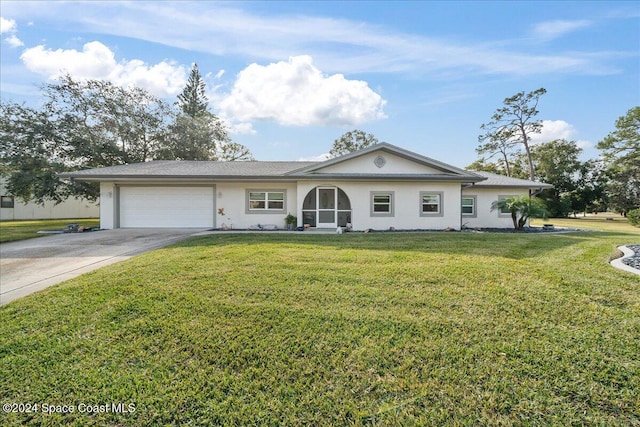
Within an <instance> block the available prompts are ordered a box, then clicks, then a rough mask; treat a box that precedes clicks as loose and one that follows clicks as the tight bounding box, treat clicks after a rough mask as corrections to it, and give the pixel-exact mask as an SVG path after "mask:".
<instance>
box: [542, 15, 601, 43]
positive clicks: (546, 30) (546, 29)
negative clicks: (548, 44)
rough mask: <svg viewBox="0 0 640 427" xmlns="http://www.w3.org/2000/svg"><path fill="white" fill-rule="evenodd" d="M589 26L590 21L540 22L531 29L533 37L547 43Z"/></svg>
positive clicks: (559, 20) (560, 20)
mask: <svg viewBox="0 0 640 427" xmlns="http://www.w3.org/2000/svg"><path fill="white" fill-rule="evenodd" d="M591 24H592V23H591V21H587V20H577V21H567V20H562V19H558V20H555V21H546V22H540V23H538V24H536V25H535V26H534V27H533V35H534V36H536V37H538V38H541V39H544V40H547V41H548V40H553V39H556V38H558V37H561V36H563V35H565V34H568V33H572V32H574V31H577V30H580V29H582V28H586V27H588V26H590V25H591Z"/></svg>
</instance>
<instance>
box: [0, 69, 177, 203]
mask: <svg viewBox="0 0 640 427" xmlns="http://www.w3.org/2000/svg"><path fill="white" fill-rule="evenodd" d="M42 92H43V95H44V96H45V98H46V99H47V101H46V102H45V104H44V105H43V106H42V107H41V108H40V109H34V108H29V107H25V106H21V105H18V104H13V103H2V104H1V109H2V117H1V118H0V142H1V143H2V148H1V149H0V160H1V163H2V167H1V169H0V173H1V174H2V175H3V176H4V177H5V178H6V180H7V188H8V190H9V192H10V193H11V194H12V195H14V196H16V197H19V198H21V199H22V200H24V201H27V200H33V201H35V202H37V203H43V202H44V201H45V200H53V201H55V202H60V201H61V200H64V199H65V198H66V197H68V196H69V195H76V196H79V197H84V198H88V199H90V200H95V199H96V198H97V196H98V186H97V185H96V184H90V185H89V184H77V183H65V182H62V181H61V180H60V179H59V178H58V177H57V174H58V173H60V172H65V171H70V170H76V169H82V168H90V167H101V166H112V165H116V164H122V163H129V162H141V161H146V160H149V159H151V155H152V153H153V151H154V149H155V146H156V144H157V142H158V136H159V135H160V134H162V132H163V131H164V125H165V122H164V120H165V117H166V114H167V111H168V110H167V108H168V107H167V105H166V104H165V103H163V102H162V101H161V100H159V99H157V98H155V97H154V96H152V95H150V94H149V93H147V92H146V91H144V90H142V89H138V88H129V89H124V88H121V87H118V86H115V85H113V84H112V83H109V82H103V81H99V80H88V81H83V82H80V81H75V80H73V79H72V78H71V77H70V76H68V75H67V76H64V77H62V78H61V79H60V80H59V81H57V82H54V83H49V84H46V85H44V86H43V87H42Z"/></svg>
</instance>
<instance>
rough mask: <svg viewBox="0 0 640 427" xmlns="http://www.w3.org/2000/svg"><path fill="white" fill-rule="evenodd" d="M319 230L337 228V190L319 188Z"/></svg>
mask: <svg viewBox="0 0 640 427" xmlns="http://www.w3.org/2000/svg"><path fill="white" fill-rule="evenodd" d="M317 190H318V224H317V227H318V228H335V227H337V225H338V223H337V222H336V205H337V204H338V203H337V200H336V197H337V194H338V192H337V191H336V189H335V188H321V187H318V188H317Z"/></svg>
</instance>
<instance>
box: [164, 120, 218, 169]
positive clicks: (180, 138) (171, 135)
mask: <svg viewBox="0 0 640 427" xmlns="http://www.w3.org/2000/svg"><path fill="white" fill-rule="evenodd" d="M228 139H229V138H228V136H227V130H226V128H225V127H224V126H223V124H222V123H221V122H220V121H219V120H212V118H211V116H210V115H209V114H208V113H207V114H204V115H200V116H198V117H191V116H188V115H186V114H184V113H182V112H179V113H177V114H176V115H175V117H174V120H173V122H172V123H171V124H170V125H169V126H168V128H167V132H166V134H165V135H164V136H163V137H162V138H161V142H160V148H159V149H158V151H157V153H156V155H155V158H156V159H158V160H217V155H216V149H217V145H218V144H219V143H222V142H224V141H227V140H228Z"/></svg>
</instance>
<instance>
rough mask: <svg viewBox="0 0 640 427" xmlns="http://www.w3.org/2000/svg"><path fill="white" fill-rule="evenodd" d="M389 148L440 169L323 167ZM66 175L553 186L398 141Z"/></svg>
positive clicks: (105, 178) (123, 178)
mask: <svg viewBox="0 0 640 427" xmlns="http://www.w3.org/2000/svg"><path fill="white" fill-rule="evenodd" d="M377 150H381V151H385V152H389V153H393V154H395V155H398V156H401V157H404V158H406V159H409V160H411V161H414V162H416V163H419V164H423V165H427V166H430V167H432V168H435V169H437V170H439V171H441V172H442V173H424V174H415V173H412V174H401V173H400V174H397V173H395V174H384V173H376V174H371V173H357V172H351V173H323V172H321V171H319V169H321V168H323V167H326V166H329V165H334V164H337V163H340V162H344V161H347V160H349V159H352V158H354V157H357V156H360V155H363V154H366V153H370V152H372V151H377ZM60 176H61V177H62V178H72V179H78V180H81V181H113V182H126V181H127V180H131V181H135V182H142V181H151V182H160V181H164V182H166V181H173V182H194V181H197V180H200V181H203V182H210V181H212V180H218V181H222V180H230V181H243V180H254V181H255V180H264V179H277V180H289V181H296V180H301V179H342V180H381V181H382V180H388V181H393V180H410V181H458V182H462V183H475V184H474V185H475V186H478V187H519V188H552V186H551V185H549V184H544V183H539V182H534V181H528V180H524V179H517V178H509V177H506V176H502V175H497V174H493V173H489V172H476V171H467V170H464V169H459V168H457V167H455V166H451V165H448V164H446V163H442V162H439V161H437V160H434V159H431V158H429V157H425V156H421V155H419V154H416V153H412V152H410V151H407V150H404V149H402V148H400V147H396V146H395V145H391V144H388V143H380V144H376V145H373V146H370V147H367V148H365V149H363V150H360V151H357V152H354V153H349V154H346V155H344V156H340V157H337V158H334V159H330V160H326V161H323V162H299V161H289V162H272V161H265V162H263V161H240V162H219V161H211V162H207V161H186V160H156V161H151V162H144V163H133V164H128V165H118V166H110V167H105V168H96V169H86V170H79V171H75V172H67V173H62V174H60Z"/></svg>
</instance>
